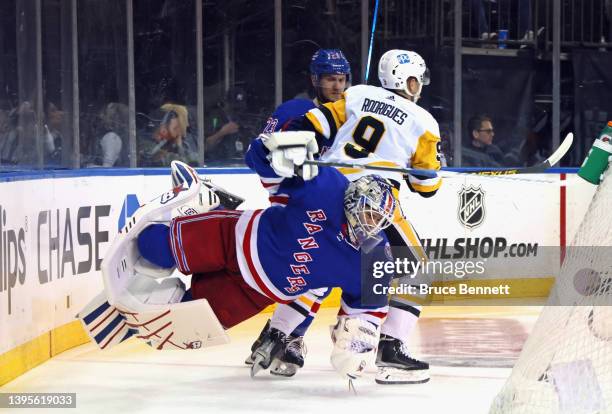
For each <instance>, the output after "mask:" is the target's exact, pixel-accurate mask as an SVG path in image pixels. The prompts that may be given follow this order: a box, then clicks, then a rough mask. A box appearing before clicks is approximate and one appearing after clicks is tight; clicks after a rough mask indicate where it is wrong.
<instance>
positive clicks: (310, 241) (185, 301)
mask: <svg viewBox="0 0 612 414" xmlns="http://www.w3.org/2000/svg"><path fill="white" fill-rule="evenodd" d="M317 150H318V149H317V143H316V140H315V136H314V134H313V133H311V132H303V131H302V132H280V133H272V134H262V135H260V136H259V137H258V138H257V139H256V140H254V141H253V143H252V144H251V146H250V148H249V150H248V152H247V154H246V162H247V164H248V166H249V167H250V168H251V169H253V170H254V171H255V172H256V173H257V174H258V175H259V176H260V177H262V178H265V179H266V180H267V181H270V180H273V181H275V184H276V185H278V186H279V191H278V194H283V200H282V202H279V203H275V205H274V206H272V207H269V208H267V209H264V210H255V211H237V210H220V209H219V200H218V198H217V197H216V196H215V195H214V193H211V192H210V190H209V189H208V188H207V187H204V186H202V182H201V178H200V177H198V175H197V174H196V172H195V171H194V170H193V169H191V168H190V167H188V166H187V165H185V164H183V163H180V162H174V163H173V165H172V174H173V181H174V182H175V183H177V184H179V185H177V186H176V187H175V188H174V189H172V190H171V191H168V192H166V193H164V194H162V195H160V196H159V197H157V198H156V199H154V200H152V201H151V202H149V203H147V204H145V205H143V206H141V207H140V208H139V209H138V210H137V211H136V213H135V214H134V215H133V216H132V218H131V219H130V220H129V222H128V223H127V224H126V226H125V227H124V228H123V229H122V230H121V231H120V232H119V234H118V235H117V236H116V238H115V240H114V241H113V243H112V245H111V247H110V248H109V251H108V252H107V254H106V257H105V258H104V261H103V263H102V272H103V277H104V284H105V292H104V294H103V295H100V296H99V297H98V298H96V299H97V301H96V300H94V301H93V302H92V303H91V304H90V306H89V307H88V308H86V309H85V310H83V311H82V312H81V314H80V315H79V316H80V318H81V319H82V321H83V323H84V324H85V326H86V327H87V329H88V330H89V332H90V335H91V336H92V338H93V339H94V340H95V341H96V342H97V343H98V344H99V345H100V347H101V348H104V347H106V346H109V345H112V344H114V343H118V342H121V340H123V339H124V338H126V337H129V336H130V335H131V334H135V335H136V336H137V337H138V338H141V339H144V340H145V341H147V342H148V343H149V344H150V345H152V346H154V347H155V348H157V349H169V348H181V349H187V348H198V347H205V346H209V345H214V344H221V343H224V342H227V341H228V339H227V336H226V335H225V334H224V330H225V329H228V328H230V327H232V326H234V325H236V324H238V323H240V322H242V321H244V320H246V319H248V318H250V317H251V316H253V315H255V314H257V313H259V312H260V311H261V310H262V309H264V308H265V307H266V306H268V305H270V304H272V303H274V302H277V303H287V302H289V301H292V300H294V299H295V298H297V297H298V296H300V295H302V294H304V293H306V292H308V291H312V290H316V289H320V288H329V287H340V288H341V289H342V306H341V309H340V312H339V314H338V318H337V323H336V325H335V327H333V329H332V341H333V343H334V347H333V351H332V354H331V364H332V366H333V367H334V368H335V370H336V371H337V372H338V373H339V374H340V375H341V376H342V377H344V378H349V379H354V378H356V377H359V376H360V375H361V373H362V372H363V371H364V369H365V367H366V365H367V364H368V363H369V362H370V361H372V360H373V357H374V356H375V354H376V348H377V344H378V341H379V335H380V325H381V322H382V321H383V320H384V318H385V316H386V314H387V310H388V299H387V297H386V296H384V295H376V294H374V293H373V292H374V290H373V289H371V288H368V286H371V284H374V283H383V284H385V283H387V284H388V283H389V280H387V279H376V280H375V281H374V280H369V278H371V272H368V271H367V270H368V269H369V267H368V264H371V263H373V262H374V261H380V260H389V259H390V258H389V257H387V255H388V251H389V249H387V248H385V247H386V246H388V241H387V239H386V236H385V234H384V232H382V230H383V229H385V228H386V227H388V226H389V225H390V223H391V221H392V220H393V212H394V210H395V203H396V201H395V199H394V197H393V195H392V191H391V189H392V187H391V185H390V184H389V183H388V182H387V181H385V180H384V179H382V178H380V177H377V176H366V177H362V178H360V179H358V180H356V181H354V182H352V183H351V182H349V181H348V180H347V179H346V178H345V177H344V176H343V175H342V174H341V173H339V172H338V171H337V170H335V169H334V168H327V167H320V168H317V167H316V166H309V165H305V164H304V160H306V159H312V158H313V154H315V153H316V152H317ZM177 211H178V212H179V214H178V215H176V212H177ZM173 212H174V215H176V217H174V218H172V219H169V216H170V215H171V214H172V213H173ZM183 214H188V215H183ZM189 214H190V215H189ZM370 266H371V265H370ZM175 269H177V270H178V271H179V272H181V273H182V274H184V275H190V276H191V286H190V288H189V289H186V288H185V286H184V284H183V283H182V282H181V281H180V279H179V278H176V277H172V276H171V275H172V273H173V272H174V270H175ZM387 277H388V278H390V277H391V275H388V276H385V278H387ZM369 284H370V285H369ZM111 315H114V316H111ZM104 321H115V322H113V323H114V324H115V326H114V327H113V328H109V323H108V322H106V323H105V322H104ZM103 330H105V332H102V331H103ZM111 331H113V332H114V333H113V334H112V337H111V335H110V334H109V332H111ZM274 335H275V337H274V338H271V339H270V341H269V344H268V345H269V346H268V347H265V346H264V347H261V352H260V353H259V354H258V355H257V359H258V360H257V364H256V365H257V366H260V367H264V368H266V367H268V366H269V365H270V363H271V362H272V361H271V355H274V354H275V353H277V351H278V350H275V349H273V348H274V347H277V346H279V344H282V343H283V341H284V340H285V339H286V338H285V337H286V335H287V334H286V333H284V332H282V331H280V330H276V331H275V332H274ZM279 339H280V341H279ZM252 373H253V372H252Z"/></svg>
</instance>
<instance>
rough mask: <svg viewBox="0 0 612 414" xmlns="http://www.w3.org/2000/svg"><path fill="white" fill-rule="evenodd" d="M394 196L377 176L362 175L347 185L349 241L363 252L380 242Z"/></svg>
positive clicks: (388, 219)
mask: <svg viewBox="0 0 612 414" xmlns="http://www.w3.org/2000/svg"><path fill="white" fill-rule="evenodd" d="M394 211H395V198H394V197H393V194H392V192H391V186H390V185H389V184H388V183H387V182H386V181H385V180H384V179H382V178H381V177H379V176H375V175H374V176H372V175H369V176H364V177H361V178H359V179H358V180H357V181H354V182H352V183H350V184H349V186H348V188H347V189H346V191H345V193H344V214H345V215H346V219H347V222H348V236H349V239H350V241H351V243H352V244H354V245H356V246H358V247H360V248H361V250H362V251H363V252H364V253H368V252H369V251H371V250H372V249H373V248H374V247H375V246H376V245H378V244H379V243H380V242H381V241H382V237H381V236H380V235H379V233H380V232H381V231H382V230H384V229H385V228H387V227H389V225H390V224H391V222H392V221H393V212H394Z"/></svg>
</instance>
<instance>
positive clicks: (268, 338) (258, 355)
mask: <svg viewBox="0 0 612 414" xmlns="http://www.w3.org/2000/svg"><path fill="white" fill-rule="evenodd" d="M286 338H287V336H286V335H285V334H284V333H282V332H281V331H279V330H278V329H275V328H270V330H269V331H268V333H267V334H266V335H265V337H264V338H263V340H262V341H261V344H260V345H259V346H258V347H257V348H256V349H255V351H253V354H252V358H253V365H251V378H253V377H254V376H255V375H257V373H258V372H259V371H261V370H262V369H264V370H265V369H268V368H270V365H271V364H272V361H274V359H275V358H278V357H279V356H281V354H282V352H283V350H284V348H285V342H286Z"/></svg>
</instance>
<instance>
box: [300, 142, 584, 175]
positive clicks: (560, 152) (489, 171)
mask: <svg viewBox="0 0 612 414" xmlns="http://www.w3.org/2000/svg"><path fill="white" fill-rule="evenodd" d="M573 141H574V134H572V133H571V132H570V133H569V134H567V135H566V136H565V139H564V140H563V142H562V143H561V145H559V148H557V150H556V151H555V152H554V153H553V154H552V155H551V156H550V157H548V158H547V159H546V160H544V161H542V162H541V163H539V164H536V165H533V166H531V167H520V168H501V169H494V168H484V169H477V170H472V171H462V172H460V173H456V174H476V175H514V174H537V173H542V172H544V171H546V170H547V169H549V168H550V167H552V166H553V165H555V164H556V163H557V162H559V160H560V159H561V158H563V156H564V155H565V154H566V153H567V151H568V150H569V149H570V147H571V146H572V143H573ZM304 164H306V165H317V166H327V167H339V168H358V169H362V170H373V171H390V172H395V173H400V174H411V175H417V176H420V177H423V178H435V177H437V176H438V173H439V171H436V170H420V169H417V168H401V167H387V166H382V165H363V164H354V163H350V162H332V161H320V160H305V161H304Z"/></svg>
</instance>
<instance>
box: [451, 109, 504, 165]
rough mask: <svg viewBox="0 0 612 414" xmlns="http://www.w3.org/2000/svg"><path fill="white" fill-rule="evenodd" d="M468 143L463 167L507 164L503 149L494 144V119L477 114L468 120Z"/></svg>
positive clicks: (463, 157)
mask: <svg viewBox="0 0 612 414" xmlns="http://www.w3.org/2000/svg"><path fill="white" fill-rule="evenodd" d="M467 133H468V143H467V145H465V146H464V147H463V151H462V165H461V166H462V167H502V166H505V165H506V162H507V160H506V159H505V156H504V153H503V152H502V150H501V149H500V148H499V147H498V146H497V145H495V144H493V137H494V136H495V130H494V129H493V121H492V120H491V118H490V117H488V116H486V115H477V116H474V117H472V118H470V120H469V121H468V127H467Z"/></svg>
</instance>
